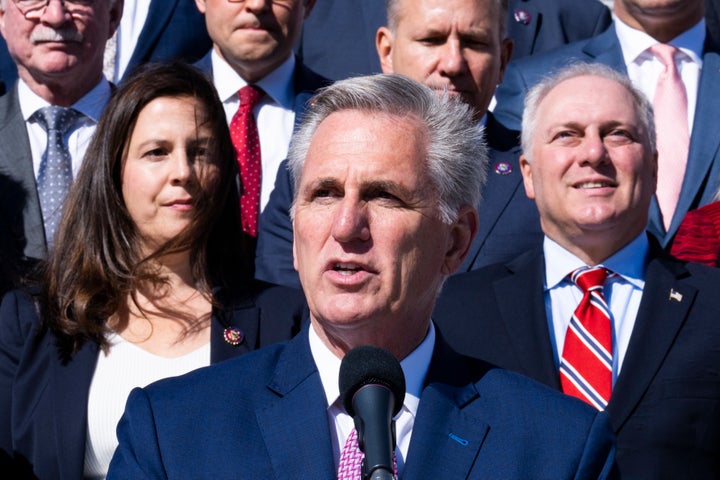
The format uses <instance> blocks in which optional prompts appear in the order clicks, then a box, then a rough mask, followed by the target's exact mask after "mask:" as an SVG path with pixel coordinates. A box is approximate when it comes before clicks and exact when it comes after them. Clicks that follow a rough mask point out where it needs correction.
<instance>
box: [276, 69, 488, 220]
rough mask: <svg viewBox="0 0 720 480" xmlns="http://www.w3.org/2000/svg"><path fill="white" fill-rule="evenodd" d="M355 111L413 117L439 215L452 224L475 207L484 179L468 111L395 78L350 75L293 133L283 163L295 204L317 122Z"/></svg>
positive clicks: (478, 134)
mask: <svg viewBox="0 0 720 480" xmlns="http://www.w3.org/2000/svg"><path fill="white" fill-rule="evenodd" d="M342 110H360V111H363V112H372V113H384V114H387V115H391V116H394V117H398V118H408V117H410V118H413V119H417V121H419V122H420V123H421V124H422V125H424V127H425V129H426V138H427V156H426V158H425V161H426V165H427V168H428V174H429V177H430V179H431V181H432V182H433V184H434V185H433V186H434V187H435V188H436V190H437V192H438V196H439V216H440V219H441V220H442V221H443V222H445V223H452V222H453V221H455V219H456V218H457V215H458V213H459V211H460V208H461V207H463V206H464V205H472V206H473V207H476V206H477V205H478V204H479V203H480V197H481V190H482V187H483V185H484V184H485V179H486V177H487V174H486V169H487V162H488V154H487V147H486V145H485V140H484V133H483V130H482V128H479V127H478V125H477V123H476V122H475V121H473V119H472V111H471V110H470V107H468V106H467V105H466V104H464V103H462V102H461V101H460V100H459V99H457V98H455V97H450V96H449V95H447V94H443V95H437V93H435V92H434V91H433V90H431V89H430V88H428V87H426V86H424V85H422V84H420V83H418V82H416V81H414V80H412V79H410V78H408V77H406V76H404V75H399V74H379V75H371V76H366V77H355V78H349V79H347V80H342V81H339V82H336V83H335V84H333V85H331V86H329V87H327V88H325V89H324V90H322V91H321V92H320V93H318V94H317V95H316V96H315V97H313V99H312V100H311V104H310V107H309V109H308V112H307V113H306V114H305V118H304V119H303V122H302V125H301V126H300V128H299V130H298V131H297V132H296V133H295V134H294V135H293V139H292V142H291V143H290V149H289V152H288V163H289V168H290V171H291V173H292V175H293V177H294V181H295V199H294V200H293V209H292V210H291V216H292V215H293V213H294V205H295V201H296V200H297V195H298V191H299V186H300V176H301V173H302V169H303V165H304V163H305V157H306V156H307V152H308V150H309V148H310V143H311V142H312V139H313V136H314V135H315V132H316V131H317V128H318V126H319V125H320V123H321V122H322V121H323V120H325V119H326V118H327V117H328V116H330V115H331V114H332V113H334V112H338V111H342Z"/></svg>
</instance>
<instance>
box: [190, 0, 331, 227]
mask: <svg viewBox="0 0 720 480" xmlns="http://www.w3.org/2000/svg"><path fill="white" fill-rule="evenodd" d="M195 3H196V4H197V7H198V9H199V10H200V12H202V13H204V14H205V23H206V26H207V30H208V33H209V34H210V38H212V40H213V48H212V49H211V50H210V52H208V54H207V55H206V56H205V57H203V58H202V59H201V60H200V62H198V64H197V65H198V66H199V67H200V68H201V69H203V70H205V71H206V72H208V73H209V74H211V75H212V78H213V83H214V84H215V88H216V89H217V91H218V94H219V96H220V100H222V102H223V105H224V106H225V113H226V115H227V121H228V124H229V125H230V134H231V136H233V143H234V144H235V147H236V149H237V150H238V163H239V164H240V176H241V179H242V182H243V198H242V199H241V202H242V203H245V202H247V204H246V205H249V204H250V203H252V204H253V207H252V208H253V209H254V212H253V215H258V214H259V212H261V211H262V210H263V209H264V207H265V205H266V204H267V202H268V198H269V197H270V192H271V191H272V189H273V186H274V184H275V177H276V175H277V172H278V167H279V165H280V162H282V161H283V160H284V159H285V158H286V157H287V150H288V145H289V144H290V137H291V136H292V133H293V131H294V128H295V126H296V125H297V124H298V123H299V120H300V118H301V117H302V114H303V112H304V111H305V108H306V106H307V101H308V100H309V99H310V97H311V96H312V95H313V94H314V93H315V91H316V90H317V89H319V88H321V87H323V86H325V85H327V84H328V83H329V80H327V79H325V78H324V77H321V76H320V75H318V74H316V73H315V72H313V71H312V70H310V69H308V68H307V67H305V66H304V65H303V64H302V62H300V61H298V60H297V59H296V58H295V55H294V54H293V47H294V46H295V44H296V43H297V40H298V38H300V32H301V30H302V25H303V21H304V20H305V18H307V17H308V15H310V12H311V11H312V9H313V6H314V5H315V0H286V1H284V2H267V1H246V2H229V1H227V0H195ZM244 87H248V88H250V89H251V90H252V91H254V92H255V95H256V97H255V98H256V99H257V100H256V101H255V102H253V103H252V104H249V107H247V108H250V113H251V118H250V119H249V121H250V122H251V123H252V124H253V125H254V128H255V130H256V133H255V138H257V140H255V142H256V143H257V141H259V150H260V151H259V156H260V162H261V168H260V169H259V171H254V172H253V171H252V170H248V171H246V169H245V167H244V165H243V162H244V159H243V156H245V155H247V150H246V149H245V147H241V146H239V144H238V138H237V137H236V132H238V131H240V130H241V129H242V128H243V127H242V124H241V123H240V122H239V123H238V126H237V127H236V126H235V124H234V123H233V122H234V121H238V119H239V118H240V116H241V114H242V108H241V107H242V106H243V105H242V103H243V102H241V96H242V97H243V98H245V97H244V95H245V94H244V93H243V91H245V90H248V88H244ZM258 183H259V198H249V196H250V195H251V194H252V192H251V188H252V186H253V184H255V185H257V184H258ZM246 205H244V206H243V208H242V213H243V229H244V230H245V232H246V233H247V234H248V235H250V236H251V237H253V238H257V216H255V217H254V218H253V217H252V216H251V215H248V211H247V210H246Z"/></svg>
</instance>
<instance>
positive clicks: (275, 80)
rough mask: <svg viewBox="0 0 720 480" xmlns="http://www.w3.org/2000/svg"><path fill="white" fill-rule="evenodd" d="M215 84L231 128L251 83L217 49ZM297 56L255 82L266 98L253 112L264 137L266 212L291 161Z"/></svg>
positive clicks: (263, 197) (262, 188)
mask: <svg viewBox="0 0 720 480" xmlns="http://www.w3.org/2000/svg"><path fill="white" fill-rule="evenodd" d="M211 61H212V69H213V82H214V83H215V88H216V90H217V92H218V95H219V96H220V100H221V101H222V102H223V107H224V108H225V117H226V118H227V122H228V125H229V124H230V121H231V120H232V118H233V116H234V115H235V113H236V112H237V109H238V106H239V105H240V98H239V96H238V91H239V90H240V89H241V88H242V87H244V86H245V85H247V84H248V82H246V81H245V80H244V79H243V78H242V77H241V76H240V75H238V73H237V72H236V71H235V70H233V69H232V67H231V66H230V65H229V64H228V63H227V62H226V61H225V60H224V59H223V58H222V57H220V55H218V53H217V51H215V50H214V49H213V51H212V54H211ZM294 72H295V57H294V56H293V55H290V58H288V59H287V60H286V61H285V62H284V63H282V64H281V65H280V66H279V67H278V68H276V69H275V70H274V71H272V72H271V73H270V74H268V75H267V76H265V77H264V78H263V79H261V80H260V81H259V82H257V83H255V84H254V85H257V86H258V87H260V88H262V89H263V90H264V91H265V93H266V95H264V96H263V98H262V100H261V101H260V103H259V104H258V106H256V107H255V109H254V110H253V115H255V121H256V122H257V127H258V136H259V137H260V156H261V159H262V184H261V186H260V209H261V210H262V209H264V208H265V205H266V204H267V202H268V199H269V198H270V192H272V190H273V188H274V187H275V177H276V176H277V171H278V167H279V166H280V163H281V162H282V161H283V160H285V158H287V152H288V147H289V146H290V137H292V134H293V128H294V125H295V111H294V110H293V106H294V103H295V89H294V87H293V73H294Z"/></svg>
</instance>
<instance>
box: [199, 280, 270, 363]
mask: <svg viewBox="0 0 720 480" xmlns="http://www.w3.org/2000/svg"><path fill="white" fill-rule="evenodd" d="M240 292H242V290H237V292H235V295H238V294H241V293H240ZM214 293H215V295H216V297H217V298H218V299H219V301H220V304H221V305H228V303H229V302H232V303H231V304H230V305H229V306H227V307H220V308H213V316H212V322H211V323H210V362H211V363H217V362H220V361H223V360H227V359H228V358H233V357H237V356H238V355H241V354H244V353H248V352H250V351H252V350H254V349H256V348H258V342H259V335H260V308H259V307H258V306H257V305H255V302H254V301H253V300H252V298H251V297H250V296H249V295H248V294H247V293H246V292H245V294H244V295H243V296H242V297H236V298H223V292H221V291H218V290H216V291H215V292H214ZM226 329H231V330H234V331H235V333H237V332H240V333H241V334H242V336H243V340H242V342H240V343H239V344H238V345H232V344H231V343H229V342H227V341H226V340H225V333H226Z"/></svg>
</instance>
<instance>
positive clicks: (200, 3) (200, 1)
mask: <svg viewBox="0 0 720 480" xmlns="http://www.w3.org/2000/svg"><path fill="white" fill-rule="evenodd" d="M195 6H196V7H197V9H198V10H200V13H202V14H203V15H205V0H195Z"/></svg>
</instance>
